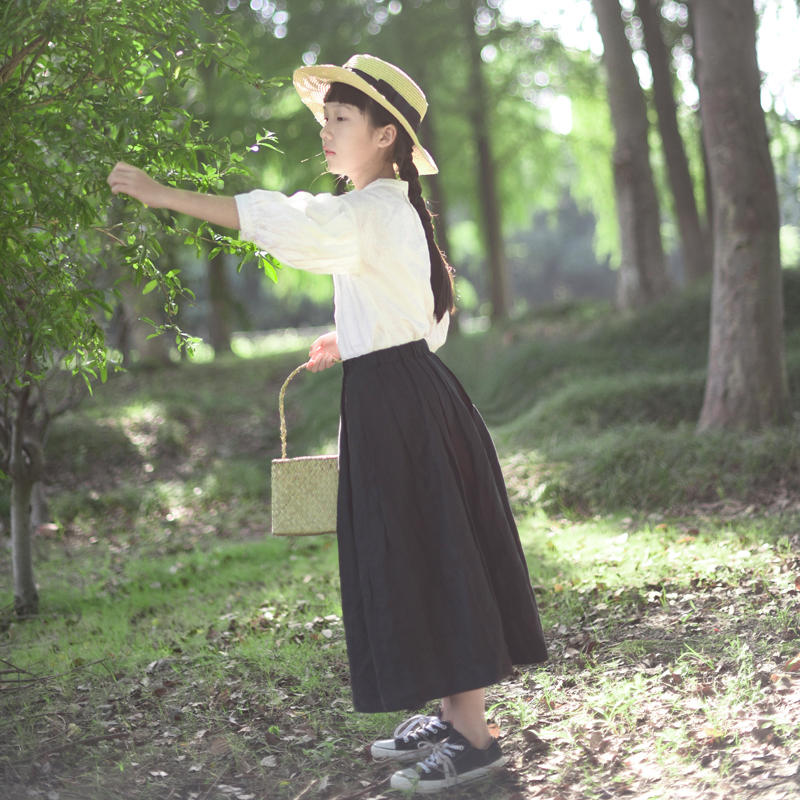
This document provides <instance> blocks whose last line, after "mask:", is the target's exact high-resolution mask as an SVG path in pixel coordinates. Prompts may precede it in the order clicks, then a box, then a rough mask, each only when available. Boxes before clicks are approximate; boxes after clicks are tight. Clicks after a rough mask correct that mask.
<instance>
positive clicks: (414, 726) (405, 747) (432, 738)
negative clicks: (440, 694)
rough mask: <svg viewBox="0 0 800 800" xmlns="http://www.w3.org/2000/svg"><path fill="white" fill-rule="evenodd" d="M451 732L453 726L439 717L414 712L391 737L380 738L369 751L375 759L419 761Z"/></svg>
mask: <svg viewBox="0 0 800 800" xmlns="http://www.w3.org/2000/svg"><path fill="white" fill-rule="evenodd" d="M452 733H453V726H452V725H451V724H450V723H449V722H444V721H443V720H441V719H439V717H426V716H425V715H424V714H415V715H414V716H413V717H409V718H408V719H407V720H405V722H401V723H400V724H399V725H398V726H397V730H395V732H394V738H393V739H381V740H379V741H377V742H375V744H373V745H372V748H371V749H370V752H371V753H372V757H373V758H374V759H375V760H376V761H384V760H387V759H392V760H394V761H420V760H421V759H423V758H425V757H426V756H427V755H428V754H429V753H430V751H431V750H432V749H433V746H434V744H436V743H437V742H441V741H444V740H445V739H446V738H447V737H448V736H450V735H451V734H452Z"/></svg>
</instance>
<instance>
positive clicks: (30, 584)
mask: <svg viewBox="0 0 800 800" xmlns="http://www.w3.org/2000/svg"><path fill="white" fill-rule="evenodd" d="M29 397H30V387H29V386H27V387H25V388H24V389H22V390H20V392H19V395H18V396H17V403H16V406H17V407H16V413H15V415H14V423H13V427H12V430H11V444H10V457H9V462H8V472H9V475H10V477H11V562H12V573H13V581H14V609H15V610H16V612H17V614H18V615H19V616H28V615H30V614H36V613H37V612H38V610H39V594H38V592H37V591H36V580H35V579H34V576H33V543H32V540H31V492H32V491H33V485H34V484H35V483H36V481H37V480H38V479H39V477H40V476H41V474H42V469H43V466H44V459H43V457H42V451H41V448H40V447H37V446H35V445H34V444H32V443H31V442H29V441H26V440H25V428H26V425H27V422H28V400H29Z"/></svg>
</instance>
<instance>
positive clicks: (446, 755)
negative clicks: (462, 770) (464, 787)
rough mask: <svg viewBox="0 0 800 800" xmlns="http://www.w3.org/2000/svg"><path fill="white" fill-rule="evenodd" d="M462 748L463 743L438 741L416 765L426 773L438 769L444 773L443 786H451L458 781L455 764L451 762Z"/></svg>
mask: <svg viewBox="0 0 800 800" xmlns="http://www.w3.org/2000/svg"><path fill="white" fill-rule="evenodd" d="M463 749H464V745H463V744H453V743H452V742H447V741H444V742H439V743H438V744H435V745H434V746H433V750H431V753H430V755H429V756H428V757H427V758H426V759H425V760H424V761H420V762H419V764H417V767H422V769H424V770H425V772H426V773H431V772H433V771H434V770H435V769H438V770H439V771H441V772H442V773H444V782H445V786H452V785H453V784H456V783H458V773H457V772H456V767H455V764H453V759H454V758H455V757H456V755H458V753H459V752H460V751H462V750H463Z"/></svg>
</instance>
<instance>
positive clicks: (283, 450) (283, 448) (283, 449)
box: [278, 361, 308, 458]
mask: <svg viewBox="0 0 800 800" xmlns="http://www.w3.org/2000/svg"><path fill="white" fill-rule="evenodd" d="M307 366H308V361H306V362H305V363H304V364H301V365H300V366H299V367H298V368H297V369H296V370H294V371H293V372H292V374H291V375H290V376H289V377H288V378H287V379H286V380H285V381H284V382H283V386H281V393H280V395H279V396H278V407H279V409H280V413H281V458H286V415H285V414H284V412H283V397H284V395H285V394H286V387H287V386H288V385H289V381H290V380H291V379H292V378H294V376H295V375H297V373H298V372H300V370H301V369H305V368H306V367H307Z"/></svg>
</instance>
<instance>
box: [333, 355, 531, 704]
mask: <svg viewBox="0 0 800 800" xmlns="http://www.w3.org/2000/svg"><path fill="white" fill-rule="evenodd" d="M339 438H340V441H339V500H338V521H337V527H338V539H339V569H340V574H341V584H342V608H343V616H344V626H345V635H346V640H347V653H348V658H349V661H350V678H351V684H352V691H353V704H354V707H355V709H356V710H357V711H363V712H380V711H400V710H405V709H409V710H411V709H418V708H420V707H422V706H423V705H424V704H425V703H426V702H427V701H429V700H433V699H437V698H441V697H446V696H448V695H452V694H457V693H458V692H465V691H469V690H471V689H479V688H482V687H484V686H489V685H491V684H493V683H497V682H498V681H501V680H503V679H504V678H506V677H508V676H509V675H511V674H512V673H513V670H514V666H513V665H514V664H532V663H537V662H542V661H546V660H547V647H546V645H545V640H544V634H543V632H542V626H541V622H540V619H539V612H538V610H537V607H536V599H535V598H534V594H533V589H532V588H531V584H530V579H529V577H528V569H527V565H526V563H525V557H524V555H523V552H522V547H521V546H520V541H519V534H518V533H517V528H516V524H515V522H514V518H513V516H512V513H511V508H510V506H509V503H508V495H507V493H506V488H505V484H504V481H503V476H502V473H501V471H500V464H499V462H498V459H497V454H496V452H495V448H494V445H493V443H492V440H491V438H490V436H489V432H488V431H487V429H486V426H485V424H484V422H483V420H482V419H481V416H480V414H479V413H478V411H477V409H476V408H475V407H474V406H473V404H472V402H471V401H470V399H469V397H468V396H467V393H466V392H465V391H464V389H463V387H462V386H461V384H460V383H459V382H458V380H457V379H456V378H455V376H454V375H453V374H452V373H451V372H450V370H448V369H447V367H445V366H444V364H443V363H442V362H441V360H440V359H439V358H438V357H437V356H436V355H434V354H433V353H431V352H430V350H429V348H428V345H427V343H426V342H425V341H418V342H411V343H409V344H404V345H400V346H398V347H392V348H389V349H386V350H379V351H376V352H374V353H368V354H367V355H364V356H360V357H358V358H354V359H349V360H347V361H345V362H344V379H343V384H342V407H341V428H340V434H339Z"/></svg>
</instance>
